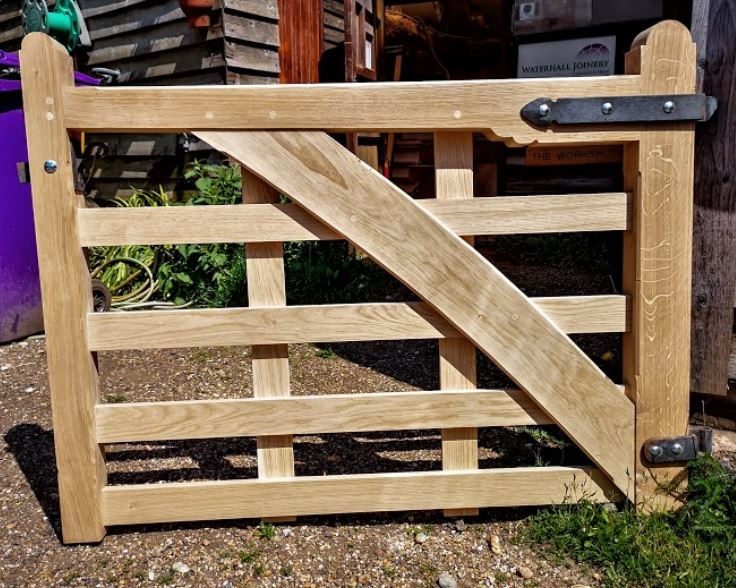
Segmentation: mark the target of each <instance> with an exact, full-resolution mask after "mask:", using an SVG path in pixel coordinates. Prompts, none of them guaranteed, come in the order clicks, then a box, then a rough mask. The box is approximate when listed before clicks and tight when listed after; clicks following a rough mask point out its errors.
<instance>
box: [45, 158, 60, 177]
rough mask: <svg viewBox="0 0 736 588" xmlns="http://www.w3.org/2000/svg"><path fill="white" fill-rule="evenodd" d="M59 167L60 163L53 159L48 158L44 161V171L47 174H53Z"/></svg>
mask: <svg viewBox="0 0 736 588" xmlns="http://www.w3.org/2000/svg"><path fill="white" fill-rule="evenodd" d="M57 169H59V165H58V164H57V163H56V162H55V161H54V160H53V159H47V160H46V161H44V162H43V171H45V172H46V173H47V174H53V173H55V172H56V170H57Z"/></svg>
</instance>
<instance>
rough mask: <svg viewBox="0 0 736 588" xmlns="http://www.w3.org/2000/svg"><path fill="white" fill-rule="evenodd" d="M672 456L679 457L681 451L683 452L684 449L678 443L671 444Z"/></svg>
mask: <svg viewBox="0 0 736 588" xmlns="http://www.w3.org/2000/svg"><path fill="white" fill-rule="evenodd" d="M670 451H672V455H680V454H681V453H682V452H683V451H685V448H684V447H683V446H682V444H680V443H673V444H672V449H671V450H670Z"/></svg>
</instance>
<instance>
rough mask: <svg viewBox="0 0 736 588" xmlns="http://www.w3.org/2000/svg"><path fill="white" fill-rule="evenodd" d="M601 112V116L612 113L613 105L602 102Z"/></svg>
mask: <svg viewBox="0 0 736 588" xmlns="http://www.w3.org/2000/svg"><path fill="white" fill-rule="evenodd" d="M601 112H602V113H603V114H611V113H612V112H613V104H611V103H610V102H604V103H603V106H601Z"/></svg>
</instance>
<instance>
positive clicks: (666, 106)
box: [662, 100, 675, 114]
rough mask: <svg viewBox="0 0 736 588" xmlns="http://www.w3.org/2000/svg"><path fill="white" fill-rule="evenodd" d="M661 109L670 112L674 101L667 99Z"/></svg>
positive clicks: (673, 107)
mask: <svg viewBox="0 0 736 588" xmlns="http://www.w3.org/2000/svg"><path fill="white" fill-rule="evenodd" d="M662 110H664V111H665V112H666V113H667V114H672V113H673V112H674V111H675V103H674V102H673V101H672V100H667V102H665V103H664V104H663V105H662Z"/></svg>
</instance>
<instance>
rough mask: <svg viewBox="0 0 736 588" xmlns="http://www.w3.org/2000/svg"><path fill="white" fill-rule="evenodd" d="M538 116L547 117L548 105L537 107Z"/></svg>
mask: <svg viewBox="0 0 736 588" xmlns="http://www.w3.org/2000/svg"><path fill="white" fill-rule="evenodd" d="M539 116H549V104H540V105H539Z"/></svg>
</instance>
